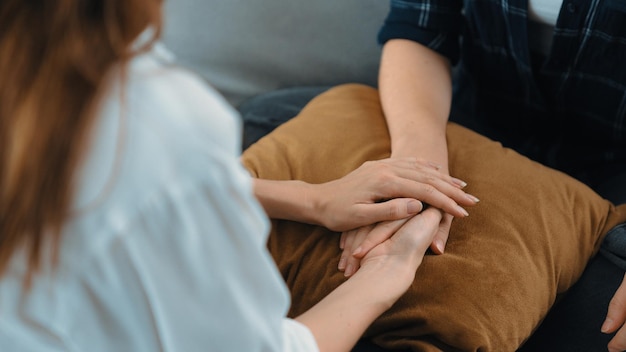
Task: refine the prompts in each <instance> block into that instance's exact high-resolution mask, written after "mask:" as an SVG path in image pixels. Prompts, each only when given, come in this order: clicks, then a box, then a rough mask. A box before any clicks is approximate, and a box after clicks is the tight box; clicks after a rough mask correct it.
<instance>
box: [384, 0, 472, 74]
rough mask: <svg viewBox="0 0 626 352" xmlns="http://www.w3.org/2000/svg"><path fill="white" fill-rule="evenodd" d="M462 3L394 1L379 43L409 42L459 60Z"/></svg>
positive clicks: (459, 1)
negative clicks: (394, 40)
mask: <svg viewBox="0 0 626 352" xmlns="http://www.w3.org/2000/svg"><path fill="white" fill-rule="evenodd" d="M462 7H463V1H462V0H442V1H436V0H434V1H433V0H391V10H390V11H389V14H388V15H387V18H386V20H385V23H384V24H383V26H382V28H381V29H380V31H379V33H378V42H379V43H380V44H384V43H385V42H387V41H388V40H390V39H408V40H413V41H416V42H418V43H421V44H423V45H425V46H427V47H429V48H431V49H433V50H435V51H437V52H438V53H440V54H441V55H443V56H445V57H447V58H448V59H449V60H450V62H451V63H452V64H455V63H456V62H457V61H458V60H459V55H460V48H459V46H460V44H459V37H460V31H461V26H462V23H463V18H462V14H461V9H462Z"/></svg>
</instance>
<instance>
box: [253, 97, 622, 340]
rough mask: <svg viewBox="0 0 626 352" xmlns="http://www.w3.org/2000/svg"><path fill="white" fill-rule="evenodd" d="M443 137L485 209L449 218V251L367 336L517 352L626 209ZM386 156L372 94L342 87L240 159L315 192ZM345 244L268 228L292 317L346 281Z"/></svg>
mask: <svg viewBox="0 0 626 352" xmlns="http://www.w3.org/2000/svg"><path fill="white" fill-rule="evenodd" d="M447 138H448V148H449V154H450V160H449V162H450V170H451V174H452V175H454V176H457V177H459V178H461V179H463V180H465V181H467V182H468V184H469V185H468V186H467V189H466V190H467V191H468V192H469V193H471V194H474V195H476V196H477V197H478V198H480V199H481V202H480V203H479V204H478V205H477V206H475V207H472V208H469V211H470V216H469V217H468V218H465V219H457V220H454V221H453V224H452V229H451V232H450V239H449V241H448V245H447V247H446V253H445V254H443V255H430V254H429V255H427V256H426V258H425V259H424V261H423V264H422V265H421V267H420V268H419V269H418V272H417V275H416V279H415V282H414V284H413V285H412V287H411V288H410V289H409V291H408V292H407V293H406V294H405V295H404V296H403V297H402V298H401V299H400V300H399V301H398V302H397V304H395V305H394V306H393V307H392V308H391V309H390V310H389V311H387V312H386V313H385V314H383V315H382V316H381V317H380V318H379V319H378V320H376V321H375V322H374V323H373V324H372V325H371V326H370V328H369V330H368V331H367V332H366V336H368V337H370V338H372V339H373V341H374V342H375V343H377V344H379V345H380V346H383V347H386V348H399V347H404V348H406V347H409V348H411V349H413V350H415V351H439V350H446V351H448V350H462V351H478V350H480V351H498V352H501V351H514V350H515V349H516V348H517V347H518V346H520V345H521V343H522V342H523V341H524V340H525V339H526V338H527V337H528V336H530V334H531V333H532V331H533V330H534V329H535V327H536V326H537V325H538V324H539V323H540V321H541V320H542V319H543V317H544V316H545V314H546V312H547V311H548V309H549V308H550V306H551V305H552V304H553V303H554V301H555V299H556V298H557V296H558V294H559V293H563V292H564V291H565V290H567V289H568V288H569V287H571V286H572V284H573V283H574V282H575V281H576V280H577V279H578V277H579V276H580V275H581V273H582V271H583V268H584V267H585V264H586V263H587V261H588V260H589V258H590V257H591V256H592V255H593V254H594V253H595V252H596V250H597V248H598V245H599V243H600V240H601V239H602V238H603V235H604V234H605V233H606V232H607V231H608V230H609V229H610V228H611V227H613V226H614V225H616V224H618V223H620V222H623V221H625V220H626V207H624V206H622V207H618V208H616V207H614V206H613V205H612V204H611V203H609V202H608V201H606V200H604V199H602V198H600V197H599V196H598V195H596V193H594V192H593V191H592V190H590V189H589V188H588V187H586V186H585V185H583V184H582V183H580V182H578V181H576V180H574V179H573V178H571V177H569V176H567V175H565V174H563V173H560V172H557V171H555V170H552V169H550V168H547V167H544V166H542V165H540V164H538V163H535V162H533V161H531V160H529V159H527V158H525V157H523V156H521V155H519V154H517V153H516V152H514V151H513V150H510V149H506V148H503V147H502V146H501V145H500V144H499V143H496V142H493V141H491V140H489V139H487V138H485V137H483V136H480V135H478V134H476V133H474V132H472V131H470V130H468V129H465V128H463V127H461V126H459V125H455V124H452V123H451V124H449V126H448V130H447ZM388 155H389V135H388V132H387V128H386V124H385V121H384V118H383V115H382V111H381V107H380V103H379V100H378V94H377V91H376V90H374V89H372V88H369V87H365V86H361V85H345V86H340V87H337V88H334V89H332V90H330V91H328V92H326V93H324V94H322V95H321V96H319V97H317V98H316V99H314V100H313V101H312V102H311V103H309V105H307V107H305V109H304V110H303V111H302V112H301V114H300V115H299V116H297V117H296V118H294V119H293V120H291V121H289V122H288V123H286V124H284V125H283V126H281V127H279V128H278V129H276V130H275V131H274V132H272V133H271V134H269V135H268V136H266V137H265V138H263V139H261V140H260V141H259V142H258V143H256V144H255V145H253V146H251V147H250V148H249V149H248V150H247V151H246V152H245V153H244V155H243V161H244V164H245V166H246V167H247V168H248V169H249V170H250V172H251V173H252V174H253V175H254V176H255V177H260V178H266V179H276V180H286V179H300V180H305V181H308V182H312V183H320V182H324V181H327V180H332V179H336V178H339V177H341V176H343V175H345V174H346V173H348V172H350V171H351V170H353V169H355V168H356V167H358V166H359V165H360V164H362V163H363V162H365V161H367V160H374V159H380V158H384V157H387V156H388ZM338 243H339V235H338V234H337V233H334V232H331V231H329V230H327V229H324V228H321V227H317V226H312V225H306V224H301V223H295V222H290V221H273V228H272V232H271V235H270V239H269V243H268V245H269V249H270V251H271V253H272V255H273V257H274V259H275V260H276V262H277V264H278V266H279V268H280V271H281V272H282V274H283V276H284V278H285V280H286V282H287V285H288V286H289V288H290V290H291V293H292V301H293V303H292V307H291V311H290V315H291V316H296V315H298V314H300V313H302V312H303V311H305V310H307V309H308V308H310V307H311V306H312V305H313V304H315V303H316V302H317V301H319V300H320V299H321V298H322V297H324V296H325V295H326V294H327V293H328V292H330V291H331V290H332V289H333V288H335V287H336V286H337V285H339V284H341V283H342V282H343V281H344V280H345V279H344V277H343V275H342V273H340V272H339V271H337V263H338V260H339V255H340V250H339V246H338ZM363 294H367V292H364V293H363ZM599 328H600V327H598V329H599Z"/></svg>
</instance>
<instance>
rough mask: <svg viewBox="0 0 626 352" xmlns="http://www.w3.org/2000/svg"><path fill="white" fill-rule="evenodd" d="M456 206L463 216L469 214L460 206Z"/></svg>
mask: <svg viewBox="0 0 626 352" xmlns="http://www.w3.org/2000/svg"><path fill="white" fill-rule="evenodd" d="M456 208H457V209H458V210H459V211H460V212H461V213H462V214H463V215H464V216H469V213H468V212H467V210H465V209H463V208H462V207H460V206H458V205H457V206H456Z"/></svg>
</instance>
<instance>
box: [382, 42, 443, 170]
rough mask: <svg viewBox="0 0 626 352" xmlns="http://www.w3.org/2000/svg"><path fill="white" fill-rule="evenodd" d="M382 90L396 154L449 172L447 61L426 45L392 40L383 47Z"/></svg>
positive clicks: (384, 107)
mask: <svg viewBox="0 0 626 352" xmlns="http://www.w3.org/2000/svg"><path fill="white" fill-rule="evenodd" d="M379 86H380V95H381V102H382V106H383V110H384V112H385V116H386V119H387V125H388V127H389V133H390V136H391V143H392V144H391V146H392V147H391V150H392V156H394V157H396V156H415V157H419V158H423V159H426V160H429V161H432V162H436V163H438V164H440V165H441V166H442V167H443V168H444V169H445V170H447V162H448V156H447V145H446V139H445V132H446V123H447V120H448V115H449V113H450V104H451V101H452V83H451V73H450V65H449V62H448V60H447V59H446V58H444V57H443V56H441V55H439V54H437V53H436V52H434V51H433V50H431V49H429V48H426V47H425V46H422V45H421V44H418V43H415V42H412V41H408V40H402V39H396V40H391V41H389V42H387V43H386V44H385V46H384V48H383V55H382V60H381V69H380V77H379Z"/></svg>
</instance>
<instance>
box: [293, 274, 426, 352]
mask: <svg viewBox="0 0 626 352" xmlns="http://www.w3.org/2000/svg"><path fill="white" fill-rule="evenodd" d="M403 267H404V268H407V267H413V266H412V265H404V266H403ZM414 273H415V271H414V270H413V271H412V272H411V271H409V270H404V269H403V268H398V270H390V269H389V268H385V270H368V268H362V269H361V270H359V271H358V272H357V273H356V274H354V276H353V277H351V278H350V279H349V280H348V281H346V282H344V283H343V284H342V285H341V286H339V287H338V288H337V289H335V290H334V291H333V292H331V293H330V294H329V295H328V296H326V297H325V298H324V299H323V300H322V301H320V302H319V303H318V304H316V305H315V306H313V307H312V308H311V309H310V310H308V311H307V312H305V313H304V314H302V315H301V316H299V317H297V318H296V320H298V321H300V322H301V323H303V324H304V325H306V326H307V327H308V328H309V329H310V330H311V332H312V333H313V336H315V340H316V341H317V344H318V346H319V348H320V351H323V352H327V351H350V350H351V349H352V347H353V346H354V345H355V344H356V342H357V341H358V340H359V339H360V338H361V336H362V335H363V333H364V332H365V330H366V329H367V328H368V327H369V326H370V324H371V323H372V322H373V321H374V320H375V319H376V318H377V317H378V316H380V315H381V314H382V313H384V312H385V311H387V310H388V309H389V308H390V307H391V306H392V305H393V303H394V302H395V301H396V300H397V298H399V297H400V295H401V294H402V293H403V292H405V291H406V289H407V288H408V285H407V284H408V283H410V282H411V281H412V280H413V278H414ZM409 275H410V277H409ZM401 276H402V277H401ZM407 277H409V278H407ZM390 292H396V294H394V295H390V294H389V293H390Z"/></svg>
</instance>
